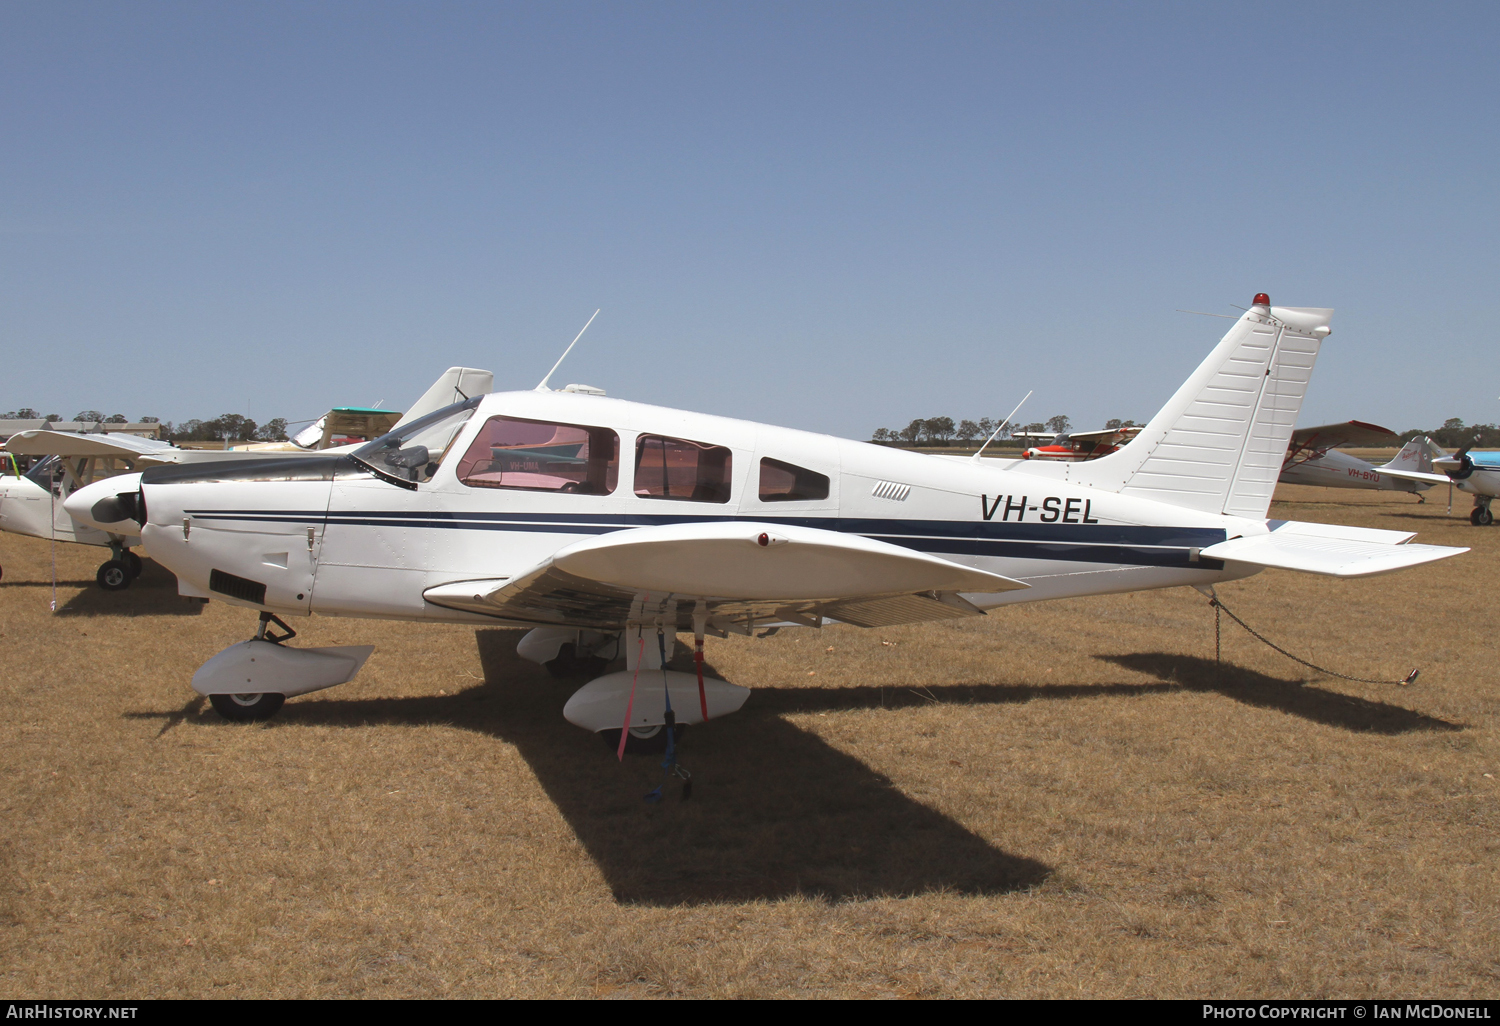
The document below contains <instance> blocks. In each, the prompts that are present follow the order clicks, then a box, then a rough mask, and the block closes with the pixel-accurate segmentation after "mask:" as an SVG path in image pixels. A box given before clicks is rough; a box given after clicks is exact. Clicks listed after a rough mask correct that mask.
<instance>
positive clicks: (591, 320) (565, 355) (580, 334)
mask: <svg viewBox="0 0 1500 1026" xmlns="http://www.w3.org/2000/svg"><path fill="white" fill-rule="evenodd" d="M600 309H601V310H602V309H603V307H600ZM598 316H599V310H595V311H594V317H598ZM594 317H590V318H589V319H588V324H585V325H584V326H583V329H582V330H581V331H579V332H578V334H577V335H576V336H575V337H574V338H573V341H571V342H569V343H568V348H566V349H564V350H563V354H562V355H561V356H559V357H558V358H557V362H556V363H554V364H553V365H552V369H551V370H549V371H548V372H547V376H546V377H545V378H543V379H542V383H541V384H540V385H538V386H536V388H535V389H534V391H537V392H550V391H552V390H551V389H550V388H548V387H547V382H549V381H551V380H552V375H554V374H556V373H557V368H559V367H561V366H562V362H563V361H564V360H566V359H567V358H568V354H569V353H571V352H572V351H573V347H574V346H576V345H577V344H578V340H579V339H580V338H583V333H584V332H585V331H588V330H589V324H593V323H594Z"/></svg>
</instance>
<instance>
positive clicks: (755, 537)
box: [423, 521, 1028, 633]
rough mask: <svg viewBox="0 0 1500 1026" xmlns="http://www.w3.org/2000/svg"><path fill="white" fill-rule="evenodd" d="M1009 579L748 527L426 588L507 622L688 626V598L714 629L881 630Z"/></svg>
mask: <svg viewBox="0 0 1500 1026" xmlns="http://www.w3.org/2000/svg"><path fill="white" fill-rule="evenodd" d="M1025 587H1028V585H1025V584H1022V583H1021V582H1020V581H1014V580H1011V579H1010V578H1008V577H1002V576H1000V575H998V574H992V573H988V572H986V571H983V570H975V569H973V568H972V567H967V566H963V565H961V564H958V563H953V562H950V561H949V560H946V559H941V558H939V557H937V556H932V555H928V554H927V553H923V552H916V551H913V550H911V549H904V548H901V547H900V546H897V545H891V544H889V543H887V542H881V541H876V540H874V539H871V538H863V537H860V536H858V535H849V534H841V533H839V532H837V531H825V530H822V529H821V528H810V527H789V526H784V525H773V524H759V523H754V522H749V521H731V522H728V523H701V524H672V525H667V526H662V527H642V528H636V529H633V530H625V531H616V532H612V533H610V534H606V535H601V536H599V537H597V538H589V539H586V540H584V541H581V542H576V543H574V544H572V545H569V546H567V547H566V548H563V549H560V550H559V551H558V552H557V553H555V554H554V555H553V556H552V557H551V558H550V559H548V560H547V561H545V562H544V563H542V564H541V565H539V566H537V567H534V568H533V569H532V570H530V571H528V572H526V573H524V574H521V575H520V576H518V577H516V578H514V579H498V580H484V581H461V582H456V583H453V584H445V585H439V586H437V587H433V588H428V589H427V590H426V591H425V592H424V593H423V594H424V596H425V598H426V599H427V601H429V602H432V603H434V604H435V605H440V606H448V607H450V608H453V609H465V610H469V611H471V612H476V613H484V614H486V615H489V616H495V617H498V618H501V619H507V620H523V621H528V622H540V623H554V624H567V625H577V626H581V627H598V628H605V629H608V628H619V627H623V626H624V625H625V624H626V623H627V622H630V621H642V620H644V621H646V622H650V621H651V620H652V619H654V618H655V617H658V616H660V617H661V618H662V619H663V620H664V621H667V622H672V623H675V624H676V625H677V626H678V627H679V628H683V629H686V628H688V627H690V626H691V624H692V618H693V612H694V609H695V607H696V606H697V604H698V602H699V601H702V602H703V603H704V605H705V607H706V612H707V613H708V616H709V622H710V623H711V624H713V625H714V626H715V627H716V628H718V629H719V630H724V631H728V630H734V631H738V632H741V633H748V632H749V631H750V630H752V629H753V628H754V626H755V625H757V624H759V625H767V624H772V623H786V622H791V623H801V624H806V625H808V626H816V625H817V624H819V623H821V622H822V619H823V618H825V617H826V618H829V619H834V620H840V621H843V622H845V623H852V624H855V625H857V626H860V627H887V626H891V625H894V624H899V623H918V622H921V621H925V620H943V619H949V618H954V617H963V616H980V615H983V614H982V611H981V610H980V609H978V608H977V607H975V606H973V605H972V604H970V603H969V602H967V601H966V600H964V599H963V598H961V597H960V594H959V593H960V592H968V593H971V594H972V593H993V592H1001V591H1014V590H1017V589H1020V588H1025Z"/></svg>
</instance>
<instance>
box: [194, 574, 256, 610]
mask: <svg viewBox="0 0 1500 1026" xmlns="http://www.w3.org/2000/svg"><path fill="white" fill-rule="evenodd" d="M208 590H209V591H216V592H218V593H219V594H220V595H228V596H229V597H230V598H237V599H239V600H240V601H242V602H253V603H254V604H255V605H257V606H263V605H265V604H266V586H265V585H264V584H261V583H260V582H259V581H251V580H247V579H246V578H244V577H236V576H235V575H234V574H226V573H225V572H224V571H223V570H215V571H213V572H212V573H210V574H209V575H208Z"/></svg>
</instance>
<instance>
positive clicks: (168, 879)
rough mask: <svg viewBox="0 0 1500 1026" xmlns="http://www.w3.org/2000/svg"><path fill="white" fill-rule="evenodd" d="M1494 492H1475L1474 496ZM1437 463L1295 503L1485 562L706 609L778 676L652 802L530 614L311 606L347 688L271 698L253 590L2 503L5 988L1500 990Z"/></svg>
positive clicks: (1493, 900)
mask: <svg viewBox="0 0 1500 1026" xmlns="http://www.w3.org/2000/svg"><path fill="white" fill-rule="evenodd" d="M1461 498H1462V497H1460V499H1461ZM1467 512H1468V504H1467V502H1466V501H1460V502H1459V503H1458V504H1457V506H1456V508H1455V510H1454V515H1453V516H1452V517H1448V516H1445V515H1444V509H1443V496H1442V495H1441V494H1435V495H1434V497H1433V499H1432V500H1430V501H1429V502H1428V504H1427V505H1425V506H1420V505H1416V504H1415V503H1414V501H1413V499H1412V498H1411V497H1410V496H1405V495H1394V496H1393V495H1390V494H1386V495H1381V494H1379V493H1369V492H1355V491H1345V492H1328V491H1323V490H1321V489H1298V488H1284V489H1283V491H1282V494H1281V495H1280V496H1279V497H1278V503H1277V505H1276V506H1275V507H1274V508H1273V510H1272V515H1273V516H1282V517H1288V518H1296V519H1306V520H1324V521H1332V522H1339V523H1348V524H1358V525H1365V526H1372V527H1386V528H1406V529H1417V530H1420V532H1421V534H1420V539H1419V540H1421V541H1427V542H1436V543H1449V544H1462V545H1468V546H1472V547H1473V548H1474V551H1473V552H1471V553H1470V554H1468V555H1466V556H1461V557H1459V558H1457V559H1453V560H1449V561H1446V562H1443V563H1441V564H1438V565H1435V566H1430V567H1425V568H1421V569H1418V570H1415V571H1411V572H1407V573H1403V574H1397V575H1394V576H1390V577H1380V578H1375V579H1372V580H1367V581H1335V580H1327V579H1322V578H1314V577H1308V576H1304V575H1295V574H1290V573H1282V572H1277V571H1267V572H1265V573H1263V574H1261V575H1259V576H1257V577H1254V578H1251V579H1249V580H1247V581H1243V582H1238V583H1234V584H1231V585H1228V586H1226V587H1224V588H1223V589H1221V593H1222V595H1223V596H1224V598H1225V601H1226V602H1227V603H1228V604H1229V606H1230V608H1232V609H1234V610H1235V611H1236V612H1239V613H1240V614H1241V615H1242V616H1244V617H1245V618H1246V619H1247V620H1249V621H1250V622H1251V623H1252V624H1254V625H1256V626H1258V627H1260V628H1262V629H1264V630H1265V631H1266V632H1268V633H1269V634H1271V635H1272V636H1273V637H1274V638H1275V639H1277V640H1278V641H1280V642H1282V643H1283V644H1285V645H1286V646H1288V647H1289V648H1291V649H1292V650H1293V651H1296V652H1299V653H1302V654H1305V655H1307V656H1308V657H1309V658H1311V659H1313V660H1314V661H1315V662H1324V663H1325V664H1328V665H1332V666H1333V667H1335V668H1338V669H1343V670H1344V671H1345V672H1350V673H1354V674H1358V675H1360V676H1380V677H1399V676H1401V675H1403V674H1405V673H1406V672H1407V670H1409V669H1410V668H1411V667H1413V666H1418V667H1421V668H1422V676H1421V679H1420V680H1419V682H1418V683H1417V684H1416V685H1415V686H1413V687H1410V688H1400V687H1396V686H1380V685H1365V684H1354V683H1350V682H1347V681H1339V680H1333V679H1327V678H1323V677H1321V676H1320V675H1318V674H1314V673H1312V671H1308V670H1304V669H1303V668H1302V667H1300V666H1298V665H1297V664H1295V663H1292V662H1289V661H1287V660H1286V659H1284V658H1282V657H1281V656H1278V655H1276V654H1275V653H1274V652H1271V651H1269V650H1267V649H1265V648H1263V647H1261V646H1260V645H1259V644H1258V643H1256V642H1254V641H1253V640H1252V639H1250V638H1249V637H1248V636H1246V635H1245V634H1244V633H1243V632H1241V631H1239V629H1238V628H1236V627H1234V626H1233V625H1232V624H1230V623H1228V621H1226V622H1225V627H1224V630H1225V634H1224V654H1225V662H1224V664H1223V665H1219V666H1216V665H1215V664H1214V662H1213V615H1212V612H1211V611H1210V610H1209V608H1208V607H1207V606H1206V603H1205V600H1204V599H1203V597H1202V596H1200V595H1198V594H1197V593H1196V592H1193V591H1191V590H1189V589H1175V590H1171V591H1164V592H1155V593H1146V594H1139V595H1130V596H1117V597H1108V598H1097V599H1090V600H1079V601H1069V602H1062V603H1053V604H1038V605H1034V606H1020V607H1016V608H1012V609H1006V610H1001V611H999V612H997V613H996V614H994V615H992V616H989V617H986V618H984V619H983V620H976V621H966V622H960V623H947V624H940V625H935V626H934V625H925V626H916V627H908V628H900V629H892V630H884V631H865V630H859V629H856V628H842V627H840V628H830V629H825V630H822V631H813V630H793V631H784V632H782V633H781V634H779V635H777V636H775V637H772V638H768V639H764V640H756V641H753V642H752V641H749V640H746V639H732V640H729V641H718V640H715V639H710V641H709V647H708V656H709V661H710V662H711V664H712V665H713V667H714V668H715V669H716V670H717V672H718V673H719V675H721V676H724V677H726V678H727V679H729V680H732V681H738V682H741V683H745V684H750V685H753V686H754V687H755V689H756V691H755V693H754V694H753V695H752V696H751V698H750V701H749V702H748V704H747V705H746V707H745V709H744V711H743V712H741V713H739V714H737V715H735V716H732V717H728V718H726V719H724V720H722V721H719V722H715V723H711V724H708V725H705V726H703V727H699V728H695V729H694V730H690V731H689V732H688V733H687V735H686V736H685V739H684V743H683V753H682V759H683V762H684V763H685V764H686V765H687V766H688V767H689V768H691V769H692V770H693V771H694V773H695V794H694V796H693V799H692V800H691V801H689V802H685V803H684V802H681V801H678V800H677V799H676V796H675V792H669V794H670V795H671V797H670V798H669V800H667V801H665V802H663V803H662V804H660V805H657V806H652V805H648V804H646V803H645V802H643V801H642V795H643V794H644V793H645V792H646V791H648V790H649V789H650V788H651V787H653V786H654V785H655V784H656V782H657V781H658V780H659V777H660V770H659V769H658V768H657V765H656V760H654V759H650V758H645V757H632V758H628V759H627V760H626V762H625V764H624V765H623V766H621V765H620V764H618V763H616V762H615V761H614V758H613V755H612V753H611V752H609V751H607V750H606V748H605V746H604V745H603V744H601V743H600V742H599V741H598V739H596V738H593V737H590V736H589V735H587V734H585V733H583V732H582V731H579V730H578V729H577V728H575V727H572V726H570V725H569V724H567V723H566V722H565V721H563V719H562V717H561V715H560V710H561V708H562V704H563V702H564V701H565V700H566V698H567V696H568V694H569V693H570V691H571V690H572V687H573V686H574V685H571V684H568V683H561V682H556V681H553V680H550V679H549V678H548V677H547V676H546V675H545V674H544V673H543V672H542V671H541V670H540V669H539V668H537V667H534V666H532V665H530V664H528V663H524V662H521V661H519V660H517V658H516V657H515V655H514V642H515V640H516V637H517V636H518V633H517V632H514V631H508V630H479V631H476V630H474V629H472V628H456V627H442V626H421V625H414V624H384V623H376V622H368V621H340V620H328V619H314V620H310V621H304V622H301V623H296V624H295V626H297V627H298V629H299V630H301V631H302V632H303V633H302V637H301V638H300V639H299V641H298V643H299V644H300V643H306V644H309V645H316V644H357V643H373V644H375V645H376V646H377V648H376V651H375V654H374V656H373V657H372V658H371V659H370V662H369V663H368V664H367V666H366V668H365V670H364V671H363V673H362V674H361V676H360V677H359V678H358V679H357V680H356V681H355V682H354V683H351V684H348V685H345V686H343V687H339V688H335V689H332V690H330V691H325V692H320V693H318V694H315V695H311V696H307V697H305V698H301V699H294V700H292V701H290V702H288V703H287V706H286V708H285V710H284V711H283V712H282V714H281V715H280V716H279V717H278V718H277V719H276V720H274V721H272V722H270V723H268V724H264V725H251V726H236V725H231V724H229V723H226V722H223V721H221V720H220V719H218V717H217V716H215V715H214V714H213V712H212V711H211V710H210V709H208V708H207V707H206V703H205V702H203V701H202V700H200V699H198V698H197V697H196V696H194V695H193V693H192V692H191V691H190V690H189V688H188V680H189V678H190V676H191V675H192V672H193V670H194V669H195V668H196V667H197V666H198V664H199V663H201V662H202V661H203V660H205V659H206V658H207V657H208V656H210V655H212V654H213V653H215V652H217V651H218V650H219V649H221V648H223V647H224V646H226V645H229V644H231V643H233V642H235V641H238V640H241V639H243V638H245V637H247V636H249V634H250V632H251V630H252V628H253V620H254V617H253V614H251V613H249V612H247V611H245V610H240V609H234V608H231V607H228V606H225V605H223V604H220V603H210V604H208V605H207V606H204V605H200V604H198V603H195V602H190V601H188V600H184V599H180V598H178V597H177V595H176V593H175V588H174V585H173V582H172V580H171V578H170V577H169V576H168V575H167V574H166V573H165V572H163V571H162V570H160V569H159V568H157V567H155V566H154V565H151V564H148V569H147V573H146V576H144V577H143V578H142V579H141V580H140V581H138V582H137V585H136V587H135V588H133V589H132V590H130V591H128V592H125V593H119V594H107V593H105V592H102V591H100V590H99V589H97V588H96V587H95V586H94V585H93V569H94V567H95V566H96V565H97V563H98V562H99V559H100V555H99V550H96V549H83V548H77V547H59V549H58V553H57V556H58V568H59V575H60V577H61V581H60V583H59V586H58V612H57V613H56V614H55V615H52V614H49V612H48V601H49V597H50V596H49V585H48V581H49V574H50V570H49V562H48V547H47V545H46V544H45V543H40V542H36V541H31V540H27V539H19V538H16V537H13V536H9V535H5V536H0V564H3V566H4V578H3V581H0V703H3V705H0V709H3V722H0V737H3V743H0V767H3V771H4V772H3V776H0V810H3V811H0V816H3V828H4V829H3V835H0V979H3V981H4V991H5V994H6V996H8V997H22V996H24V997H116V998H120V997H127V996H134V997H147V996H149V997H172V996H254V997H355V996H370V997H395V996H454V997H458V996H465V997H500V996H556V995H564V996H581V997H588V996H620V997H629V996H654V995H685V996H694V997H732V996H739V997H757V996H796V995H817V996H867V997H868V996H910V997H917V996H933V997H936V996H955V997H959V996H1062V997H1067V996H1096V997H1097V996H1148V995H1154V996H1165V997H1196V996H1207V995H1216V996H1236V995H1255V996H1282V995H1284V996H1301V997H1323V996H1328V997H1337V996H1351V997H1354V996H1358V997H1375V996H1384V997H1397V996H1403V997H1404V996H1411V997H1416V996H1424V997H1439V996H1450V997H1458V996H1490V997H1493V996H1495V995H1496V994H1497V993H1500V875H1497V872H1500V870H1497V865H1500V807H1497V803H1500V781H1497V779H1496V778H1497V777H1500V742H1497V737H1496V728H1497V725H1500V684H1497V671H1496V652H1495V646H1494V636H1495V631H1494V623H1495V617H1494V616H1493V614H1492V612H1491V610H1492V603H1494V602H1495V601H1496V597H1495V583H1496V582H1495V571H1496V558H1495V554H1496V550H1497V547H1500V528H1492V529H1479V528H1472V527H1470V526H1469V525H1468V523H1467V520H1466V519H1465V515H1466V514H1467Z"/></svg>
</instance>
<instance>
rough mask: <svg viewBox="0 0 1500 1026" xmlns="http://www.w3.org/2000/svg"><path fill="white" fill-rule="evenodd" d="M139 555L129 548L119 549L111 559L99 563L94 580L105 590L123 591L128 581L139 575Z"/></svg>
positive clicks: (127, 585)
mask: <svg viewBox="0 0 1500 1026" xmlns="http://www.w3.org/2000/svg"><path fill="white" fill-rule="evenodd" d="M141 569H142V565H141V557H140V556H137V555H136V554H135V553H134V552H131V551H130V550H129V549H120V550H119V551H118V552H117V553H116V554H115V556H114V557H113V558H112V559H106V560H105V561H104V562H103V563H100V564H99V572H98V573H96V574H95V575H94V580H95V581H97V582H98V583H99V587H101V588H103V589H104V590H105V591H124V590H125V589H126V588H128V587H130V582H131V581H133V580H135V579H136V578H137V577H139V576H141Z"/></svg>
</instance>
